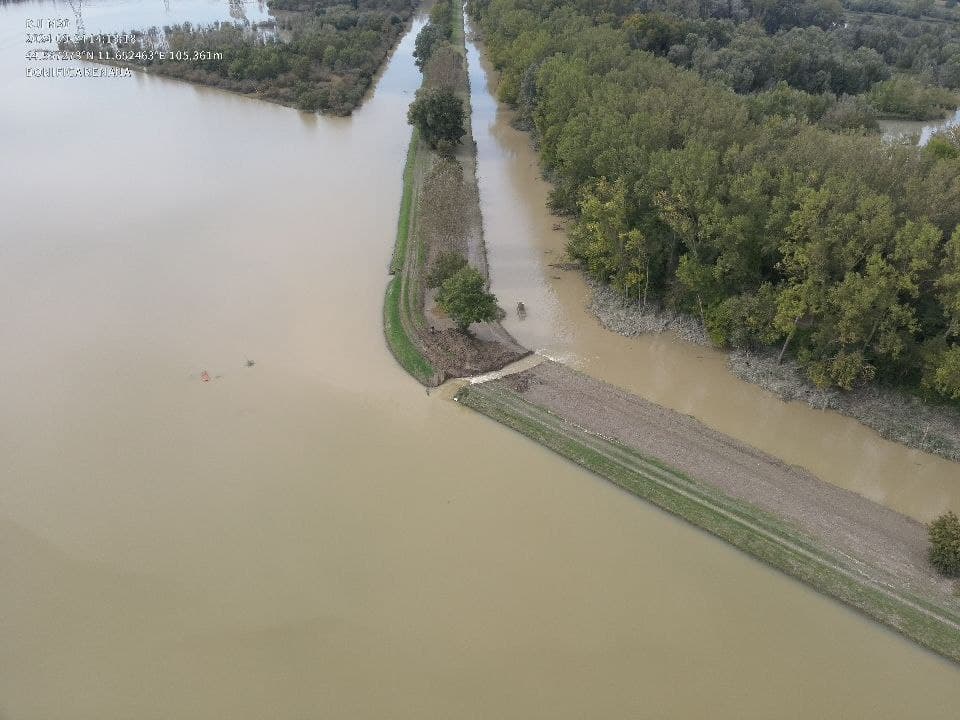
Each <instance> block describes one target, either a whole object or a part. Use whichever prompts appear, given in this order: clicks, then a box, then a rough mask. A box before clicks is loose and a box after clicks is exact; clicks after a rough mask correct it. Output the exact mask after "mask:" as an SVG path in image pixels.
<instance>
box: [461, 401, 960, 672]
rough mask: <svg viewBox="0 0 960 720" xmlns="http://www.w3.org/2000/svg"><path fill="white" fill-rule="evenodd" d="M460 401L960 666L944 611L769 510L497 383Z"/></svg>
mask: <svg viewBox="0 0 960 720" xmlns="http://www.w3.org/2000/svg"><path fill="white" fill-rule="evenodd" d="M457 400H458V401H459V402H461V403H462V404H464V405H466V406H468V407H470V408H472V409H474V410H476V411H478V412H481V413H483V414H484V415H487V416H488V417H490V418H492V419H494V420H496V421H498V422H500V423H502V424H504V425H506V426H508V427H510V428H512V429H514V430H516V431H518V432H520V433H522V434H523V435H526V436H527V437H528V438H531V439H532V440H535V441H537V442H538V443H540V444H541V445H544V446H545V447H547V448H549V449H551V450H553V451H554V452H556V453H558V454H560V455H562V456H563V457H565V458H567V459H569V460H571V461H573V462H575V463H577V464H578V465H580V466H582V467H584V468H586V469H588V470H590V471H592V472H594V473H595V474H597V475H599V476H601V477H603V478H605V479H607V480H609V481H611V482H613V483H614V484H616V485H618V486H619V487H621V488H623V489H624V490H626V491H628V492H630V493H632V494H634V495H636V496H638V497H640V498H643V499H644V500H647V501H649V502H652V503H653V504H655V505H657V506H658V507H660V508H662V509H664V510H666V511H668V512H670V513H672V514H674V515H677V516H679V517H681V518H683V519H684V520H687V521H688V522H690V523H692V524H693V525H696V526H697V527H700V528H702V529H704V530H706V531H708V532H710V533H712V534H714V535H716V536H717V537H720V538H722V539H724V540H726V541H727V542H729V543H731V544H732V545H734V546H736V547H738V548H740V549H741V550H743V551H744V552H746V553H748V554H750V555H752V556H753V557H755V558H757V559H759V560H762V561H764V562H766V563H767V564H769V565H771V566H773V567H775V568H777V569H779V570H781V571H783V572H785V573H787V574H789V575H791V576H793V577H795V578H797V579H799V580H802V581H804V582H806V583H807V584H808V585H810V586H812V587H813V588H815V589H817V590H818V591H820V592H822V593H824V594H826V595H829V596H831V597H834V598H836V599H838V600H840V601H842V602H844V603H846V604H847V605H850V606H852V607H853V608H855V609H857V610H859V611H860V612H862V613H864V614H866V615H868V616H870V617H871V618H873V619H875V620H877V621H879V622H881V623H883V624H885V625H887V626H889V627H891V628H893V629H894V630H896V631H898V632H900V633H902V634H903V635H905V636H907V637H909V638H910V639H912V640H914V641H915V642H917V643H919V644H920V645H922V646H924V647H926V648H928V649H930V650H933V651H934V652H937V653H939V654H940V655H943V656H944V657H947V658H950V659H951V660H954V661H956V662H960V629H958V628H957V618H956V616H955V615H954V614H953V613H951V611H950V610H949V609H947V608H942V607H940V606H936V605H933V604H932V603H930V602H929V601H927V600H925V599H921V598H916V597H914V596H912V595H911V594H910V593H909V592H906V591H900V590H899V589H897V588H892V587H886V586H884V585H881V584H880V583H877V582H875V581H872V580H870V579H868V578H867V577H865V576H864V575H863V574H862V573H861V572H860V571H859V570H857V569H856V568H854V567H852V566H851V565H850V564H849V563H848V562H847V561H845V560H842V559H841V558H839V557H837V556H835V555H833V554H832V553H830V552H829V551H827V550H825V549H824V548H822V547H819V546H818V545H817V543H816V542H814V541H813V540H812V539H811V538H809V537H805V536H804V535H803V534H802V533H801V532H800V531H799V530H798V529H796V528H793V527H791V526H789V525H787V524H786V523H784V522H782V521H780V520H779V519H777V518H776V517H774V516H772V515H770V514H769V513H766V512H764V511H762V510H760V509H759V508H756V507H754V506H752V505H749V504H747V503H744V502H742V501H739V500H735V499H733V498H730V497H728V496H726V495H724V494H723V493H721V492H719V491H718V490H717V489H716V488H712V487H709V486H706V485H704V484H703V483H700V482H698V481H696V480H694V479H692V478H690V477H688V476H686V475H684V474H683V473H680V472H678V471H677V470H674V469H672V468H669V467H667V466H665V465H663V464H662V463H659V462H657V461H655V460H653V459H651V458H647V457H646V456H644V455H642V454H641V453H639V452H637V451H636V450H634V449H632V448H629V447H626V446H624V445H621V444H619V443H614V442H611V441H609V440H606V439H605V438H602V437H599V436H597V435H593V434H591V433H588V432H586V431H585V430H581V429H580V428H576V427H575V426H573V425H571V424H570V423H568V422H566V421H564V420H563V418H560V417H558V416H556V415H554V414H552V413H550V412H549V411H548V410H546V409H545V408H542V407H539V406H537V405H534V404H531V403H528V402H526V401H525V400H524V399H523V398H522V397H520V395H519V394H517V393H515V392H513V391H510V390H508V389H504V388H502V387H498V386H497V385H496V384H495V383H491V384H481V385H471V386H468V387H466V388H464V389H463V390H461V391H460V392H459V393H458V395H457Z"/></svg>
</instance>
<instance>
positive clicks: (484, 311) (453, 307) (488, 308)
mask: <svg viewBox="0 0 960 720" xmlns="http://www.w3.org/2000/svg"><path fill="white" fill-rule="evenodd" d="M437 305H439V306H440V307H441V308H442V309H443V310H445V311H446V312H447V313H448V314H449V315H450V318H451V319H452V320H453V321H454V322H455V323H456V324H457V327H458V328H460V330H462V331H463V332H466V331H467V329H468V328H469V327H470V325H471V324H472V323H475V322H486V321H488V320H493V319H495V318H496V317H497V298H496V297H495V296H494V295H493V294H492V293H489V292H487V288H486V283H484V281H483V275H481V274H480V273H479V272H478V271H477V270H476V269H474V268H472V267H470V266H469V265H466V266H464V267H462V268H460V270H458V271H457V272H456V273H455V274H454V275H452V276H451V277H449V278H447V279H446V280H445V281H444V283H443V285H441V286H440V292H438V293H437Z"/></svg>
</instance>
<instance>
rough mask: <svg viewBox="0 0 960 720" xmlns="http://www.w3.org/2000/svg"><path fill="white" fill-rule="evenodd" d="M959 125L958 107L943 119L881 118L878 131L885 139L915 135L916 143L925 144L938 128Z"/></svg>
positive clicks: (959, 114) (959, 112) (942, 128)
mask: <svg viewBox="0 0 960 720" xmlns="http://www.w3.org/2000/svg"><path fill="white" fill-rule="evenodd" d="M957 125H960V109H957V111H956V112H955V113H954V114H953V115H951V116H950V117H947V118H944V119H943V120H935V121H930V120H881V121H880V131H881V132H882V133H883V137H884V138H885V139H887V140H895V139H899V138H907V137H911V136H914V135H916V136H917V144H918V145H921V146H923V145H926V144H927V143H928V142H930V138H932V137H933V136H934V134H936V133H937V132H939V131H940V130H944V129H946V128H951V127H955V126H957Z"/></svg>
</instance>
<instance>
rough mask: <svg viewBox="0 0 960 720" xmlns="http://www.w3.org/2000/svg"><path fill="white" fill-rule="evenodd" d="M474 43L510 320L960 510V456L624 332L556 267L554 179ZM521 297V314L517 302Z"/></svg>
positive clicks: (501, 293)
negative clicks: (603, 320)
mask: <svg viewBox="0 0 960 720" xmlns="http://www.w3.org/2000/svg"><path fill="white" fill-rule="evenodd" d="M468 52H469V59H470V71H471V88H472V100H473V131H474V135H475V136H476V140H477V146H478V157H479V160H478V173H479V176H480V196H481V202H482V205H483V217H484V230H485V237H486V243H487V254H488V260H489V263H490V274H491V278H492V286H493V290H494V292H496V294H497V296H498V297H499V298H500V300H501V305H502V306H503V307H505V308H509V309H511V312H510V313H508V317H507V319H506V320H505V321H504V326H505V327H506V328H507V329H508V330H509V331H510V332H511V333H512V334H513V335H514V337H516V338H517V340H519V341H520V342H521V343H522V344H524V345H526V346H527V347H530V348H533V349H536V350H538V351H540V352H542V353H544V354H546V355H548V356H550V357H552V358H554V359H558V360H563V361H565V362H567V363H569V364H571V365H574V366H576V367H579V368H582V369H583V370H584V371H586V372H588V373H589V374H591V375H593V376H594V377H598V378H601V379H603V380H606V381H608V382H611V383H613V384H615V385H619V386H621V387H624V388H627V389H629V390H631V391H633V392H636V393H638V394H640V395H642V396H643V397H646V398H649V399H650V400H653V401H654V402H657V403H660V404H661V405H666V406H667V407H670V408H673V409H675V410H679V411H680V412H684V413H688V414H690V415H693V416H695V417H697V418H698V419H700V420H701V421H703V422H705V423H706V424H707V425H710V426H711V427H713V428H716V429H717V430H720V431H721V432H723V433H726V434H728V435H731V436H733V437H736V438H738V439H740V440H743V441H745V442H747V443H748V444H750V445H752V446H754V447H757V448H760V449H761V450H765V451H766V452H768V453H770V454H771V455H774V456H776V457H778V458H781V459H783V460H786V461H787V462H789V463H791V464H794V465H798V466H800V467H803V468H806V469H807V470H810V471H811V472H812V473H813V474H815V475H817V476H818V477H820V478H822V479H823V480H826V481H828V482H831V483H834V484H836V485H839V486H840V487H844V488H847V489H849V490H853V491H855V492H858V493H860V494H862V495H865V496H866V497H869V498H871V499H872V500H875V501H877V502H880V503H883V504H885V505H888V506H890V507H892V508H894V509H896V510H899V511H900V512H902V513H905V514H907V515H911V516H913V517H915V518H917V519H919V520H922V521H928V520H930V519H931V518H933V517H935V516H936V515H938V514H940V513H941V512H943V511H944V510H945V509H948V508H952V509H953V510H955V511H957V512H960V464H957V463H953V462H950V461H947V460H944V459H942V458H939V457H937V456H935V455H931V454H929V453H924V452H920V451H917V450H911V449H910V448H907V447H905V446H903V445H899V444H897V443H893V442H889V441H887V440H884V439H883V438H881V437H880V436H879V435H878V434H877V433H876V432H874V431H873V430H871V429H869V428H867V427H865V426H864V425H862V424H860V423H859V422H857V421H856V420H853V419H851V418H848V417H845V416H843V415H840V414H838V413H835V412H831V411H826V412H824V411H821V410H815V409H813V408H810V407H809V406H807V405H805V404H802V403H797V402H792V403H784V402H781V401H780V400H779V399H778V398H776V397H775V396H774V395H773V394H771V393H769V392H766V391H764V390H761V389H760V388H758V387H757V386H755V385H750V384H749V383H745V382H743V381H741V380H739V379H737V378H736V377H734V376H733V375H731V374H730V372H729V371H728V370H727V367H726V355H725V354H724V353H721V352H718V351H716V350H712V349H710V348H704V347H700V346H697V345H691V344H689V343H685V342H682V341H680V340H678V339H676V337H674V336H673V335H671V334H664V335H659V336H644V337H640V338H625V337H622V336H620V335H617V334H615V333H613V332H609V331H607V330H605V329H604V328H602V327H601V326H600V324H599V323H598V322H597V320H596V318H595V317H594V316H593V315H592V314H591V313H589V311H588V310H587V309H586V304H587V302H588V301H589V297H590V291H589V288H588V287H587V285H586V284H585V283H584V281H583V279H582V277H581V275H580V274H579V273H578V272H570V271H563V270H559V269H557V268H554V267H551V265H552V264H554V263H558V262H560V261H561V259H562V256H563V253H564V248H565V244H566V234H565V232H564V231H562V230H559V229H554V226H555V225H556V224H557V223H558V221H559V219H558V218H556V217H553V216H552V215H550V214H549V212H547V210H546V202H547V194H548V192H549V189H550V188H549V185H548V184H547V183H546V182H544V180H543V179H542V178H541V177H540V173H539V169H538V167H539V166H538V161H537V155H536V153H535V152H534V150H533V149H532V147H531V144H530V139H529V135H527V134H526V133H523V132H521V131H519V130H517V129H515V128H513V127H512V126H511V124H510V122H511V120H512V113H511V112H510V111H509V110H508V109H506V108H504V107H503V106H501V105H499V104H498V103H497V101H496V99H495V89H494V73H493V70H492V68H490V67H489V65H488V64H487V63H486V61H485V60H483V59H482V58H481V55H480V52H479V50H478V47H477V45H476V44H474V43H470V45H469V47H468ZM518 301H522V302H523V303H524V306H525V308H526V311H527V316H526V318H525V319H523V320H520V319H519V318H518V317H517V315H516V313H514V312H512V309H513V308H515V307H516V305H517V302H518Z"/></svg>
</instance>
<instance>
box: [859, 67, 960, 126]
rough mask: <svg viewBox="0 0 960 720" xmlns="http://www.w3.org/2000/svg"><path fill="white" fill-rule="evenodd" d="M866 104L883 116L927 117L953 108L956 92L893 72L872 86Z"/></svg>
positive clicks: (942, 113)
mask: <svg viewBox="0 0 960 720" xmlns="http://www.w3.org/2000/svg"><path fill="white" fill-rule="evenodd" d="M867 96H868V98H869V100H870V104H871V105H873V107H875V108H876V109H877V110H878V111H879V112H880V113H882V114H883V115H885V116H887V117H898V118H907V119H910V120H931V119H934V118H938V117H942V116H943V115H944V113H946V112H947V111H950V110H953V109H955V108H956V107H957V96H956V94H954V93H952V92H950V91H948V90H944V89H943V88H937V87H930V86H929V85H924V84H923V83H921V82H920V81H918V80H917V79H916V78H914V77H912V76H910V75H896V76H894V77H892V78H890V79H889V80H884V81H883V82H879V83H877V84H876V85H874V86H873V88H872V89H871V90H870V92H869V93H868V95H867Z"/></svg>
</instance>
